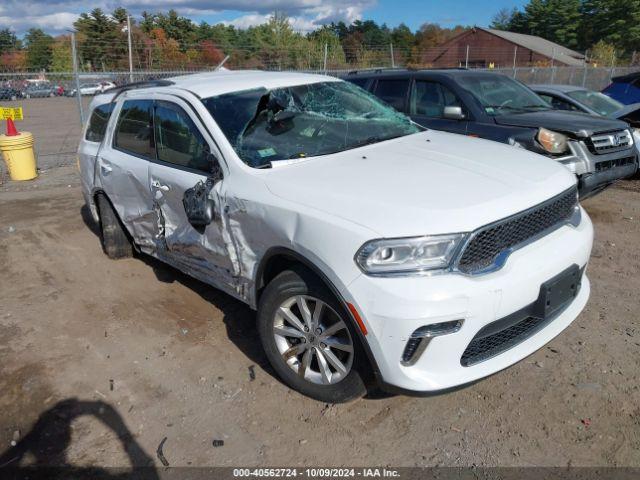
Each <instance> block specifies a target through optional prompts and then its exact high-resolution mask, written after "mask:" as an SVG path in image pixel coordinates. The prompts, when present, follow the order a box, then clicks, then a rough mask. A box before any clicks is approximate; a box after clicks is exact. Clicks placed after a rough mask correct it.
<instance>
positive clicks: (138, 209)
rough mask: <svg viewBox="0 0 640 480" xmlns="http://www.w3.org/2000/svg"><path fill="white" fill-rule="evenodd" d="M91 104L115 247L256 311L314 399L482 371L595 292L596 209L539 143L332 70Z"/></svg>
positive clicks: (89, 179) (90, 167) (280, 356)
mask: <svg viewBox="0 0 640 480" xmlns="http://www.w3.org/2000/svg"><path fill="white" fill-rule="evenodd" d="M91 110H92V113H91V118H90V120H89V121H88V123H87V126H86V128H85V130H84V137H83V140H82V142H81V144H80V148H79V153H80V159H81V164H80V165H81V174H82V184H83V191H84V195H85V198H86V202H87V204H88V205H89V206H90V208H91V211H92V213H93V215H94V217H95V219H96V221H99V222H100V225H101V230H102V243H103V247H104V251H105V252H106V254H107V255H108V256H110V257H111V258H119V257H126V256H130V255H132V253H133V251H134V250H136V251H140V252H143V253H145V254H149V255H153V256H154V257H157V258H159V259H160V260H162V261H164V262H167V263H169V264H171V265H173V266H175V267H176V268H178V269H180V270H182V271H184V272H185V273H187V274H189V275H192V276H193V277H196V278H198V279H200V280H202V281H203V282H206V283H208V284H210V285H212V286H214V287H216V288H218V289H220V290H223V291H225V292H227V293H228V294H230V295H232V296H234V297H236V298H238V299H240V300H242V301H243V302H246V303H247V304H249V305H250V306H251V307H252V308H254V309H257V311H258V313H257V323H258V330H259V333H260V337H261V340H262V344H263V347H264V350H265V352H266V355H267V357H268V358H269V360H270V362H271V364H272V365H273V368H274V369H275V371H276V372H277V373H278V374H279V375H280V377H281V378H282V379H283V380H284V381H285V382H286V383H287V384H288V385H290V386H291V387H293V388H295V389H297V390H299V391H300V392H302V393H304V394H306V395H309V396H311V397H313V398H316V399H319V400H322V401H325V402H341V401H346V400H349V399H353V398H357V397H359V396H361V395H363V394H364V393H365V391H366V390H365V386H366V385H367V384H368V382H369V381H370V380H376V381H377V382H378V384H379V385H382V386H383V387H386V388H387V389H392V390H395V391H420V392H429V391H437V390H443V389H448V388H451V387H454V386H458V385H462V384H466V383H469V382H472V381H475V380H477V379H479V378H482V377H485V376H487V375H490V374H492V373H494V372H497V371H499V370H501V369H504V368H506V367H508V366H510V365H512V364H514V363H516V362H517V361H519V360H521V359H523V358H524V357H526V356H527V355H529V354H531V353H532V352H534V351H536V350H537V349H539V348H540V347H542V346H543V345H545V344H546V343H547V342H548V341H550V340H551V339H552V338H554V337H555V336H556V335H558V334H559V333H560V332H561V331H562V330H563V329H564V328H566V327H567V326H568V325H569V324H570V323H571V322H572V321H573V320H574V319H575V318H576V316H577V315H578V314H579V313H580V311H581V310H582V308H583V307H584V306H585V304H586V302H587V298H588V296H589V281H588V280H587V277H586V276H585V273H584V272H585V267H586V265H587V262H588V260H589V254H590V250H591V244H592V238H593V228H592V224H591V221H590V220H589V217H588V216H587V214H586V213H585V212H584V211H583V210H582V208H581V207H580V206H579V205H578V203H577V200H576V181H575V177H574V176H572V175H571V174H570V173H569V172H568V171H567V169H566V168H564V167H563V166H561V165H558V164H556V163H555V162H553V161H552V160H549V159H547V158H544V157H542V156H539V155H536V154H533V153H530V152H527V151H524V150H522V151H520V150H517V149H514V148H512V147H510V146H508V145H502V144H499V143H494V142H490V141H486V140H481V139H475V138H468V137H465V136H461V135H454V134H449V133H443V132H437V131H431V130H428V131H425V130H424V129H422V128H421V127H418V126H416V125H415V124H414V123H412V122H411V121H410V120H409V119H408V118H407V117H405V116H404V115H402V114H400V113H398V112H396V111H395V110H393V109H392V108H390V107H387V106H386V105H384V104H382V103H381V102H380V101H379V100H377V99H376V98H374V97H373V96H371V95H369V94H368V93H366V92H365V91H363V90H361V89H360V88H359V87H357V86H355V85H352V84H349V83H345V82H343V81H340V80H337V79H334V78H329V77H325V76H319V75H307V74H297V73H265V72H249V71H241V72H231V71H227V72H214V73H205V74H198V75H192V76H184V77H178V78H174V79H170V80H161V81H156V82H147V83H143V84H138V85H130V86H126V87H121V88H118V89H115V90H112V91H110V92H109V93H106V94H103V95H100V96H98V97H97V98H96V99H94V101H93V102H92V105H91Z"/></svg>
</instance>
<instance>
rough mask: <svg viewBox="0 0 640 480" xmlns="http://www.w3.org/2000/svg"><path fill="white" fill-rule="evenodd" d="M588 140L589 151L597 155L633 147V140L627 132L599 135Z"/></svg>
mask: <svg viewBox="0 0 640 480" xmlns="http://www.w3.org/2000/svg"><path fill="white" fill-rule="evenodd" d="M589 140H590V142H589V143H590V145H589V147H591V148H590V150H591V151H592V152H594V153H598V154H601V153H609V152H612V151H617V150H624V149H625V148H629V147H630V146H631V145H633V138H632V137H631V134H630V133H629V130H618V131H615V132H607V133H601V134H598V135H593V136H592V137H591V138H590V139H589Z"/></svg>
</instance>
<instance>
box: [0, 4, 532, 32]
mask: <svg viewBox="0 0 640 480" xmlns="http://www.w3.org/2000/svg"><path fill="white" fill-rule="evenodd" d="M525 3H526V1H525V0H493V1H487V0H485V1H481V0H476V1H474V0H440V1H438V0H258V1H255V0H119V1H113V0H94V1H92V2H87V1H86V0H85V1H82V0H1V1H0V28H6V27H8V28H10V29H11V30H13V31H14V32H16V33H17V34H18V35H19V36H21V35H22V34H24V32H26V31H27V30H28V29H29V28H32V27H39V28H42V29H43V30H45V31H46V32H47V33H50V34H54V35H55V34H58V33H62V32H64V30H65V29H68V28H71V26H72V24H73V22H74V21H75V19H76V18H77V17H78V14H79V13H81V12H88V11H90V10H92V9H93V8H96V7H101V8H102V9H103V10H104V11H105V12H111V11H113V9H114V8H116V7H119V6H122V7H124V8H126V9H127V10H129V11H130V12H131V13H132V14H133V15H134V16H139V15H140V13H141V12H143V11H145V10H146V11H149V12H157V11H165V12H166V11H167V10H169V9H171V8H173V9H175V10H176V11H177V12H178V13H179V14H180V15H184V16H186V17H189V18H191V19H193V20H194V21H196V22H200V21H202V20H204V21H206V22H208V23H218V22H225V23H230V24H233V25H235V26H237V27H242V28H244V27H249V26H251V25H256V24H259V23H263V22H264V21H265V20H266V19H267V18H268V17H269V15H270V14H271V13H272V12H274V11H276V10H277V11H281V12H284V13H286V14H287V15H288V16H289V17H290V22H291V24H292V26H293V27H294V28H295V29H296V30H298V31H302V32H307V31H310V30H313V29H314V28H317V27H318V26H320V25H322V24H325V23H331V22H332V21H335V22H338V21H344V22H345V23H350V22H352V21H354V20H358V19H360V20H369V19H370V20H375V21H376V22H378V23H380V24H382V23H386V24H387V25H388V26H390V27H395V26H397V25H399V24H400V23H405V24H406V25H408V26H409V27H410V28H411V29H412V30H416V29H418V28H419V27H420V25H422V24H423V23H426V22H429V23H439V24H440V25H442V26H447V27H450V26H454V25H458V24H461V25H480V26H486V25H488V24H489V23H491V18H492V17H493V15H494V14H495V13H496V12H498V11H499V10H500V9H501V8H505V7H506V8H513V7H521V6H522V5H524V4H525Z"/></svg>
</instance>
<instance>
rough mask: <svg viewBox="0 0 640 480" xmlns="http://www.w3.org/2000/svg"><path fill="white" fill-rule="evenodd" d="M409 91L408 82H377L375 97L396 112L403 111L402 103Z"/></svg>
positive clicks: (394, 80)
mask: <svg viewBox="0 0 640 480" xmlns="http://www.w3.org/2000/svg"><path fill="white" fill-rule="evenodd" d="M408 90H409V80H406V79H404V80H396V79H393V80H378V84H377V85H376V96H377V97H378V98H380V99H381V100H384V101H385V102H386V103H388V104H389V105H391V106H392V107H393V108H395V109H396V110H400V111H403V110H404V101H405V99H406V98H407V92H408Z"/></svg>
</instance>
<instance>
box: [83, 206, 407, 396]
mask: <svg viewBox="0 0 640 480" xmlns="http://www.w3.org/2000/svg"><path fill="white" fill-rule="evenodd" d="M80 213H81V215H82V219H83V221H84V223H85V224H86V225H87V227H88V228H89V229H90V230H91V231H92V232H93V233H94V234H95V235H96V236H97V237H98V238H99V237H100V231H99V228H98V225H97V224H96V223H95V222H94V220H93V217H92V216H91V213H90V212H89V209H88V207H87V206H86V205H83V206H82V209H81V212H80ZM136 258H137V259H139V260H141V261H142V262H144V263H145V264H147V265H148V266H149V267H151V269H152V270H153V273H154V274H155V276H156V278H157V279H158V280H159V281H160V282H163V283H174V282H178V283H180V284H181V285H183V286H185V287H187V288H189V289H190V290H192V291H194V292H195V293H197V294H198V295H200V297H202V299H204V300H205V301H206V302H208V303H210V304H212V305H214V306H215V307H216V308H217V309H219V310H220V311H221V312H222V313H223V322H224V325H225V328H226V330H227V337H228V338H229V340H231V341H232V342H233V344H234V345H235V346H236V347H237V348H238V349H239V350H240V351H241V352H242V353H243V354H244V355H245V356H246V357H247V358H248V359H249V361H250V362H251V363H253V364H255V365H257V366H259V367H260V368H262V370H264V371H265V372H266V373H267V374H269V375H271V376H272V377H273V378H274V379H276V380H277V381H278V382H280V383H282V381H281V379H280V377H278V375H277V374H276V372H275V370H273V368H272V367H271V364H270V363H269V361H268V360H267V357H266V355H265V354H264V350H263V348H262V344H261V342H260V337H259V336H258V329H257V328H256V312H255V311H253V310H251V309H250V308H249V307H248V306H247V305H246V304H244V303H242V302H241V301H239V300H236V299H235V298H233V297H232V296H230V295H227V294H226V293H223V292H221V291H220V290H217V289H216V288H214V287H212V286H210V285H208V284H206V283H204V282H201V281H199V280H196V279H195V278H193V277H190V276H189V275H187V274H185V273H182V272H181V271H180V270H178V269H176V268H174V267H172V266H170V265H168V264H166V263H163V262H161V261H160V260H157V259H155V258H154V257H151V256H149V255H145V254H141V253H137V254H136ZM392 396H395V394H393V393H387V392H383V391H382V390H380V389H378V388H377V387H376V386H375V385H371V386H370V387H369V389H368V393H367V395H366V397H365V398H367V399H370V400H381V399H385V398H389V397H392Z"/></svg>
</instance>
